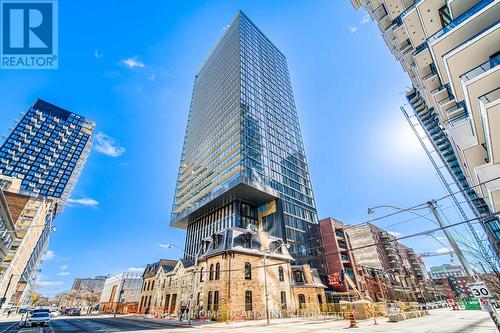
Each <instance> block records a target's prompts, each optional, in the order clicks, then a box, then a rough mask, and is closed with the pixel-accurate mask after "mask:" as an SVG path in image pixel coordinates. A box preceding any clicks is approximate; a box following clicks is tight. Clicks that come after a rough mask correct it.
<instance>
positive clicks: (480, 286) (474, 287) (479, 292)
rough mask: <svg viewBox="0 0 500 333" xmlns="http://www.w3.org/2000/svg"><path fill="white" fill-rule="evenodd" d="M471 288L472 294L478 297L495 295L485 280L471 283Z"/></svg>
mask: <svg viewBox="0 0 500 333" xmlns="http://www.w3.org/2000/svg"><path fill="white" fill-rule="evenodd" d="M469 288H470V290H471V291H472V295H473V296H474V297H476V298H482V297H493V296H492V295H491V293H490V291H489V289H488V287H486V284H485V283H484V282H472V283H469Z"/></svg>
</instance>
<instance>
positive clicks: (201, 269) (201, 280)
mask: <svg viewBox="0 0 500 333" xmlns="http://www.w3.org/2000/svg"><path fill="white" fill-rule="evenodd" d="M200 282H203V267H202V268H200Z"/></svg>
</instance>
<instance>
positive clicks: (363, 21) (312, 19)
mask: <svg viewBox="0 0 500 333" xmlns="http://www.w3.org/2000/svg"><path fill="white" fill-rule="evenodd" d="M239 9H241V10H243V11H244V12H245V13H246V14H247V15H248V16H249V17H250V18H251V19H252V20H253V21H254V22H255V23H256V24H257V25H258V26H259V27H260V28H261V30H262V31H263V32H264V33H265V34H266V35H267V36H268V37H269V38H270V39H271V40H272V41H273V42H274V43H275V44H276V45H277V46H278V48H280V49H281V51H282V52H283V53H284V54H285V55H286V56H287V59H288V65H289V69H290V75H291V79H292V84H293V88H294V93H295V99H296V104H297V108H298V111H299V117H300V120H301V126H302V132H303V136H304V141H305V146H306V151H307V155H308V160H309V166H310V171H311V177H312V182H313V186H314V190H315V197H316V202H317V206H318V211H319V215H320V217H327V216H332V217H335V218H338V219H340V220H342V221H344V222H345V223H359V222H363V221H366V220H368V219H369V216H367V214H366V210H367V207H370V206H374V205H378V204H394V205H398V206H411V205H414V204H419V203H422V202H425V201H427V200H428V199H430V198H433V197H440V196H442V195H443V194H444V191H443V189H442V187H441V185H440V184H439V182H438V179H437V177H436V176H435V172H434V170H433V169H432V166H431V164H430V162H429V161H428V160H427V157H426V156H425V154H424V153H423V151H422V149H421V148H420V146H419V144H418V142H417V140H416V138H414V136H413V133H412V132H411V130H410V128H409V127H408V125H407V123H406V120H405V119H404V117H403V115H402V113H401V111H400V110H399V106H400V105H401V104H403V103H405V100H404V94H403V92H404V91H405V90H406V87H407V86H409V84H410V83H409V80H408V78H407V76H406V75H405V73H404V72H403V71H402V69H401V67H400V65H399V64H398V63H397V62H396V60H395V59H394V57H393V56H392V55H391V54H390V52H389V50H388V48H387V47H386V45H385V44H384V42H383V39H382V37H381V36H380V32H379V30H378V28H377V26H376V24H374V23H373V22H371V21H370V20H368V19H367V17H366V13H365V12H363V11H360V12H356V11H354V9H353V8H352V7H351V5H350V2H349V1H348V0H342V1H331V0H323V1H321V0H314V1H301V0H288V1H286V2H285V1H278V0H272V1H270V0H265V1H264V0H262V1H257V0H252V1H249V0H247V1H181V0H179V1H160V0H158V1H118V0H116V1H89V0H86V1H75V0H73V1H61V2H60V4H59V69H58V70H52V71H49V70H45V71H44V70H36V71H20V70H17V71H16V70H10V71H6V70H2V71H1V72H0V100H1V101H2V108H1V112H0V124H1V125H2V126H1V127H2V129H1V131H0V133H1V134H2V135H4V134H5V135H6V134H7V133H8V128H9V127H13V126H14V119H19V112H22V111H25V110H26V109H27V108H28V107H29V105H31V104H32V103H33V101H34V100H35V99H36V98H37V97H40V98H42V99H45V100H47V101H49V102H51V103H54V104H56V105H59V106H61V107H63V108H66V109H68V110H71V111H73V112H76V113H78V114H81V115H83V116H85V117H88V118H90V119H92V120H94V121H95V122H96V123H97V128H96V137H95V142H94V149H93V150H92V152H91V154H90V157H89V159H88V162H87V164H86V166H85V168H84V170H83V173H82V175H81V177H80V179H79V181H78V184H77V186H76V188H75V190H74V192H73V195H72V198H73V199H74V202H73V203H71V204H70V205H68V207H67V208H66V209H65V211H64V212H63V214H61V215H60V216H59V217H58V219H57V221H56V223H55V225H57V232H56V233H54V234H53V235H52V238H51V240H50V244H49V252H48V254H47V255H46V258H45V262H44V264H43V266H42V272H41V276H40V279H39V289H40V291H41V292H42V293H44V294H46V295H54V294H56V293H57V292H59V291H62V290H66V289H69V288H70V287H71V283H72V281H73V279H74V278H75V277H88V276H94V275H103V274H108V273H118V272H121V271H126V270H132V271H137V270H139V269H142V268H143V267H144V266H145V265H146V263H150V262H153V261H156V260H158V259H159V258H177V257H179V256H180V255H181V253H180V252H179V251H177V250H172V249H165V248H163V247H161V246H160V245H161V244H165V243H167V242H174V243H177V244H179V245H183V240H184V232H183V231H182V230H177V229H173V228H170V227H169V226H168V222H169V216H170V210H171V205H172V198H173V194H174V187H175V181H176V176H177V169H178V162H179V158H180V153H181V148H182V142H183V136H184V130H185V126H186V121H187V116H188V111H189V104H190V98H191V92H192V88H193V81H194V75H195V74H196V72H197V71H198V69H199V68H200V66H201V64H202V63H203V60H204V59H205V58H206V57H207V56H208V54H209V52H210V50H211V49H212V47H213V46H214V45H215V43H216V42H217V40H218V39H219V38H220V36H221V35H222V33H223V31H224V29H225V27H226V26H227V25H228V24H229V23H230V22H231V20H232V19H233V17H234V16H235V14H236V12H237V11H238V10H239ZM388 212H390V211H387V213H388ZM381 213H382V212H381ZM409 218H412V216H411V215H410V216H408V215H404V214H399V215H397V216H396V217H395V218H393V219H391V220H389V219H387V220H382V221H379V222H378V225H380V226H387V225H390V224H393V223H396V222H401V221H404V220H405V219H409ZM430 227H432V225H431V224H430V222H427V221H426V220H414V221H410V222H406V223H402V224H399V225H397V226H394V227H393V228H390V229H389V230H391V231H392V232H395V233H400V234H408V233H411V232H414V231H418V230H423V229H426V228H430ZM405 243H406V244H408V245H410V246H413V247H414V248H415V249H416V251H417V252H422V251H434V250H436V249H439V248H442V245H441V244H439V243H437V242H436V241H435V240H432V239H431V238H428V237H420V238H414V239H411V240H408V241H407V242H405ZM440 262H449V258H448V257H434V258H432V259H430V260H429V261H427V263H428V264H434V263H440Z"/></svg>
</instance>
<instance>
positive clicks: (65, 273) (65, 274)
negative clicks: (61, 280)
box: [57, 272, 69, 276]
mask: <svg viewBox="0 0 500 333" xmlns="http://www.w3.org/2000/svg"><path fill="white" fill-rule="evenodd" d="M57 275H59V276H67V275H69V272H59V273H57Z"/></svg>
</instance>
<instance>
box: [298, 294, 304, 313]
mask: <svg viewBox="0 0 500 333" xmlns="http://www.w3.org/2000/svg"><path fill="white" fill-rule="evenodd" d="M305 308H306V296H305V295H304V294H299V309H305Z"/></svg>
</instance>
